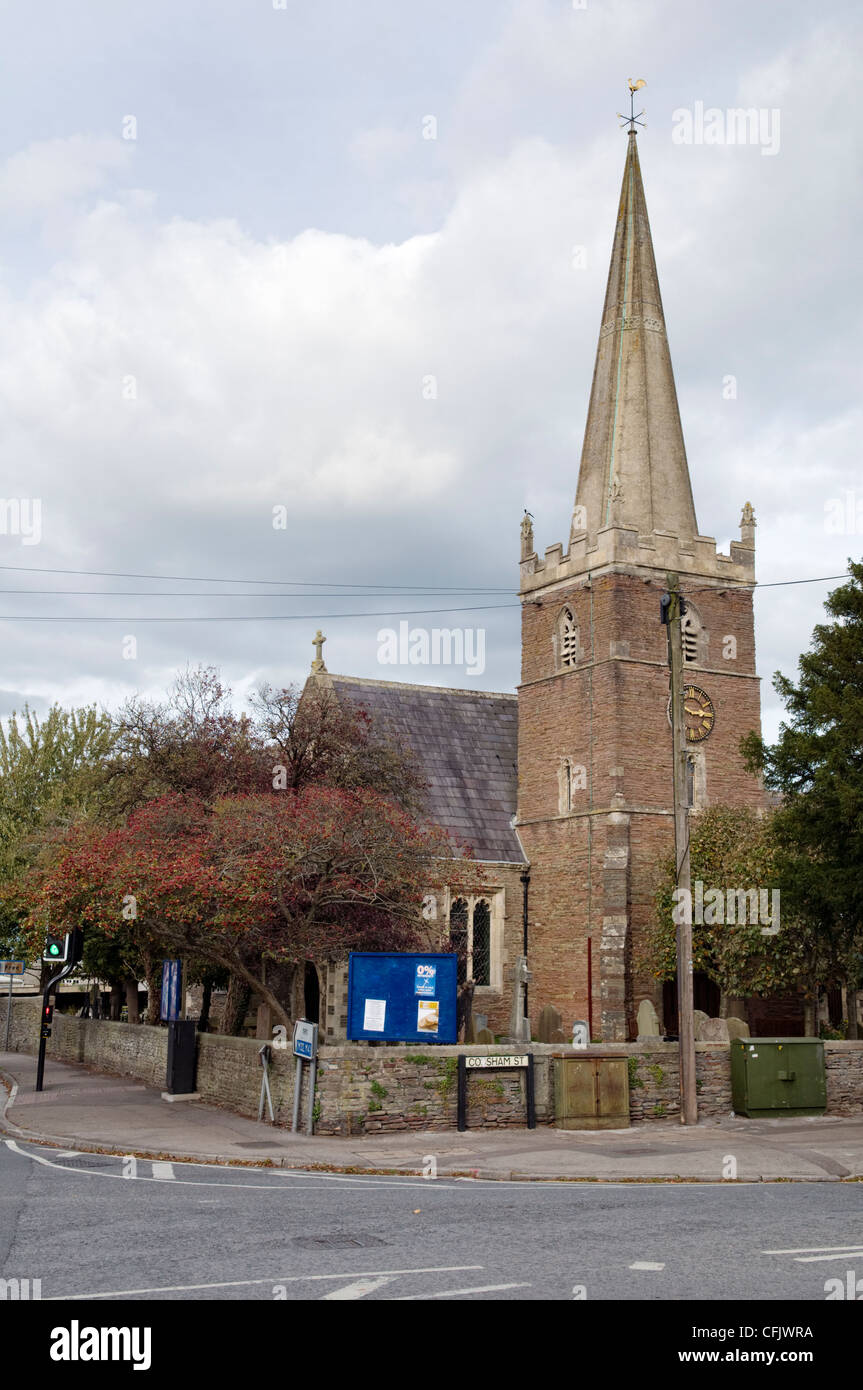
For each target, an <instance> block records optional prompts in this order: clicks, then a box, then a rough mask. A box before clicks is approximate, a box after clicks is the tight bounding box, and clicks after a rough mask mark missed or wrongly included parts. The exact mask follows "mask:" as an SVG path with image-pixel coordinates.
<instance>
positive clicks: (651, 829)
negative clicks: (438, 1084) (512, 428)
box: [309, 125, 765, 1042]
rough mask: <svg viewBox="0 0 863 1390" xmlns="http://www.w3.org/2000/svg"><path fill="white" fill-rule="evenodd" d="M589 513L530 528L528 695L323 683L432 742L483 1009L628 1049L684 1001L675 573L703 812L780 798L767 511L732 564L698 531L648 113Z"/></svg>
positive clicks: (591, 467)
mask: <svg viewBox="0 0 863 1390" xmlns="http://www.w3.org/2000/svg"><path fill="white" fill-rule="evenodd" d="M563 521H564V518H561V522H562V523H563ZM568 524H569V532H568V539H567V541H566V543H565V544H564V543H562V542H557V543H556V544H552V545H549V546H547V547H546V548H545V550H544V551H543V552H542V554H540V553H539V552H538V551H537V549H536V547H535V543H534V536H533V527H532V521H531V518H530V516H529V515H527V514H526V515H525V517H524V519H523V520H522V524H521V553H520V584H519V594H520V600H521V606H522V659H521V681H520V684H519V686H518V691H517V694H509V693H504V694H494V693H486V692H481V691H475V690H470V691H468V690H454V689H445V688H442V687H440V686H431V685H429V686H423V685H410V684H402V683H397V682H392V681H378V680H365V679H362V678H358V677H353V676H349V675H334V674H331V673H330V672H329V671H328V670H327V668H326V664H325V663H324V661H323V659H322V658H321V656H320V647H319V648H318V659H317V660H316V661H315V662H314V663H313V670H312V673H311V675H310V677H309V680H311V681H324V682H326V683H328V684H329V685H330V686H331V688H332V689H333V690H334V691H335V693H336V694H337V696H338V697H339V699H340V700H343V701H345V702H347V703H349V704H351V705H354V706H357V707H362V708H364V709H366V710H367V711H368V713H369V714H370V716H371V717H372V720H373V722H374V725H375V726H376V727H378V728H380V729H382V730H385V729H389V730H391V731H392V732H393V733H395V734H397V735H399V736H400V737H401V738H402V739H403V740H404V741H405V742H406V743H407V744H408V745H409V746H410V747H411V748H412V749H413V751H414V753H415V755H416V757H417V759H418V762H419V765H420V767H421V770H422V772H423V775H424V776H425V778H426V780H427V782H428V784H429V792H428V809H429V813H430V815H431V817H432V819H433V820H435V821H436V822H437V823H438V824H439V825H440V826H442V827H443V828H444V829H446V830H447V831H449V832H451V833H453V834H455V835H457V836H458V837H459V838H460V839H461V840H463V841H467V842H468V843H469V844H470V845H471V846H472V848H473V851H474V855H475V857H476V859H478V860H480V861H482V863H483V865H484V867H485V875H486V879H487V882H486V884H485V886H484V889H483V894H482V896H481V897H478V898H476V899H474V898H452V897H451V896H450V895H446V899H445V901H444V902H442V903H438V904H436V905H435V912H436V915H437V917H438V919H439V922H440V926H441V936H442V941H444V942H445V941H446V940H447V939H449V941H450V942H451V943H452V944H453V946H455V945H458V946H460V947H461V949H462V951H463V953H464V952H465V949H466V961H467V966H466V969H467V974H468V977H469V978H472V979H473V980H474V982H475V986H476V988H475V994H474V1001H473V1009H474V1014H475V1015H480V1016H483V1017H484V1018H485V1019H487V1021H488V1026H489V1027H490V1028H491V1029H492V1031H493V1032H494V1033H496V1034H498V1035H501V1034H507V1033H509V1032H511V1026H510V1025H511V1020H512V1018H513V1017H514V1016H515V1015H514V1005H516V1006H517V1005H518V1004H519V1003H520V1002H521V1001H524V1002H526V1005H527V1007H526V1010H525V1013H526V1016H527V1017H528V1018H530V1019H531V1020H532V1023H533V1031H534V1033H536V1020H537V1019H538V1017H539V1013H540V1011H541V1010H542V1009H543V1008H544V1007H545V1006H546V1005H552V1006H554V1008H556V1009H557V1010H558V1011H559V1013H560V1015H561V1017H562V1020H563V1028H564V1030H568V1029H569V1028H570V1027H571V1024H572V1022H573V1021H574V1020H576V1019H583V1020H585V1021H587V1022H588V1024H589V1027H590V1033H591V1036H592V1037H594V1038H601V1039H602V1040H603V1041H605V1042H625V1041H628V1040H630V1039H633V1038H634V1037H635V1036H636V1034H637V1012H638V1007H639V1004H640V1002H641V1001H642V1000H644V999H649V1000H650V1001H651V1002H652V1003H653V1004H654V1006H655V1007H656V1009H657V1011H658V1013H659V1016H660V1018H661V1019H662V1020H663V1023H664V1026H665V1028H666V1029H672V1028H673V1027H674V1026H675V1020H674V1018H673V1017H669V1014H670V1013H671V1011H672V1009H673V1004H672V998H673V990H671V991H670V990H668V989H666V991H665V998H664V999H663V988H662V985H661V983H660V982H658V981H657V980H655V979H653V978H652V977H648V978H639V975H638V970H637V965H636V964H635V963H634V962H635V960H636V958H637V957H636V953H635V952H634V949H633V948H634V947H635V945H636V944H637V942H638V940H639V937H640V936H641V935H642V934H643V933H644V932H645V930H646V929H647V928H648V926H649V924H650V921H651V916H652V912H653V896H654V892H655V888H656V875H657V870H658V867H659V866H660V864H661V863H662V861H664V860H665V859H666V858H667V856H668V855H669V854H670V853H671V852H672V850H673V845H674V819H673V808H672V751H671V726H670V718H669V670H668V653H667V639H666V628H665V627H664V626H663V625H662V624H661V622H660V597H661V595H662V594H663V593H664V592H665V590H666V587H667V583H666V575H667V574H668V573H669V572H672V573H675V574H677V575H679V577H680V588H681V592H682V593H683V594H684V596H685V597H686V599H687V612H686V616H685V618H684V619H683V633H682V640H683V654H684V662H685V676H686V685H687V701H686V708H687V721H688V722H687V739H688V743H687V750H688V787H687V795H688V798H689V804H690V806H691V807H692V809H693V811H694V812H695V813H697V811H698V810H699V809H701V808H705V807H707V806H709V805H715V804H722V805H728V806H747V807H752V808H756V809H757V808H760V807H763V806H764V804H765V800H764V792H763V790H762V788H761V786H760V784H759V782H758V780H757V779H756V778H755V777H753V776H752V775H751V774H749V773H748V772H747V771H746V769H745V767H744V764H743V761H742V758H741V756H740V751H739V746H740V740H741V738H743V736H744V735H745V734H747V733H749V731H750V730H753V729H754V730H756V731H757V732H759V733H760V728H761V713H760V694H759V680H758V677H757V675H756V672H755V634H754V620H753V605H752V593H753V588H754V584H755V516H754V513H753V510H752V507H751V505H750V503H749V502H746V503H745V505H743V508H742V517H741V522H740V540H739V541H733V542H732V543H731V545H730V547H729V553H728V554H724V553H722V552H720V551H717V548H716V541H715V540H714V539H712V538H711V537H710V536H706V535H702V534H701V533H700V531H699V528H698V522H697V521H696V516H695V506H694V502H693V495H692V486H691V482H690V477H689V468H688V464H687V459H686V449H685V446H684V442H683V431H682V428H681V422H680V412H679V409H678V403H677V393H676V389H675V384H674V374H673V371H672V366H671V355H670V351H669V345H668V337H667V334H666V327H665V318H664V314H663V309H662V299H661V296H660V292H659V281H658V277H657V271H656V263H655V259H654V253H653V244H652V240H651V234H650V225H649V222H648V216H647V205H646V202H645V196H644V188H643V184H642V177H641V170H640V166H639V158H638V137H637V132H636V129H635V127H634V125H633V126H632V127H631V128H630V131H629V134H628V136H627V153H626V162H625V166H624V171H623V184H622V188H621V194H620V203H619V207H618V213H617V222H616V225H615V229H614V241H613V246H612V252H611V265H610V268H609V274H608V286H607V289H606V295H605V305H604V308H603V313H602V321H601V324H600V328H599V342H598V346H597V351H596V364H595V368H594V374H593V385H592V389H591V394H590V403H589V407H588V415H587V424H586V428H585V434H584V446H583V450H582V455H581V465H580V469H579V474H578V484H577V489H576V494H575V505H574V509H573V513H572V516H571V518H568ZM561 531H563V525H562V526H561ZM525 966H526V972H527V978H526V979H525V978H524V977H525ZM523 981H524V983H523ZM706 987H707V982H704V981H702V982H701V988H702V991H703V990H704V989H706ZM698 990H699V981H698V979H697V978H696V1007H704V1006H705V1004H707V1006H708V1007H707V1012H710V1013H716V1012H718V999H716V1000H715V1001H709V1000H707V998H706V997H703V998H702V1001H701V1002H700V1001H699V995H698ZM333 992H334V985H333V983H332V980H331V982H330V984H329V987H328V993H329V995H330V996H331V997H330V999H329V1010H328V1018H327V1022H326V1028H325V1035H326V1036H327V1037H328V1038H329V1039H331V1040H335V1039H336V1038H337V1037H338V1036H339V1035H340V1034H341V1036H343V1032H342V1031H341V1027H340V1024H341V1018H340V1015H341V1013H342V1010H341V1006H340V1003H339V1001H338V999H337V998H333V997H332V996H333ZM336 992H338V991H336ZM525 996H526V998H525ZM711 1003H712V1007H711Z"/></svg>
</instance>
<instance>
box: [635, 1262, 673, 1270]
mask: <svg viewBox="0 0 863 1390" xmlns="http://www.w3.org/2000/svg"><path fill="white" fill-rule="evenodd" d="M629 1268H630V1269H648V1270H657V1269H665V1264H664V1263H663V1264H655V1263H654V1262H653V1261H651V1260H636V1261H635V1264H633V1265H630V1266H629Z"/></svg>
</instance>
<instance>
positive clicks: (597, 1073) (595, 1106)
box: [554, 1053, 629, 1129]
mask: <svg viewBox="0 0 863 1390" xmlns="http://www.w3.org/2000/svg"><path fill="white" fill-rule="evenodd" d="M554 1122H555V1125H556V1126H557V1128H558V1129H626V1128H628V1127H629V1068H628V1066H627V1059H626V1056H625V1055H624V1054H622V1053H620V1054H618V1055H616V1056H615V1055H611V1056H609V1055H608V1054H606V1055H604V1056H602V1057H590V1056H583V1057H558V1058H557V1059H556V1060H555V1063H554Z"/></svg>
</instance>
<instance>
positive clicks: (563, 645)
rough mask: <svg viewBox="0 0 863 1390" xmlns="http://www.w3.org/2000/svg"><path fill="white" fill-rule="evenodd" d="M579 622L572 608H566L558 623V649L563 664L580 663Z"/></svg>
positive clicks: (572, 664) (573, 664)
mask: <svg viewBox="0 0 863 1390" xmlns="http://www.w3.org/2000/svg"><path fill="white" fill-rule="evenodd" d="M578 650H579V648H578V624H577V623H576V621H575V619H574V617H573V616H572V610H571V609H569V608H564V610H563V612H562V613H561V615H560V619H559V623H558V651H559V653H560V664H561V666H575V665H577V663H578Z"/></svg>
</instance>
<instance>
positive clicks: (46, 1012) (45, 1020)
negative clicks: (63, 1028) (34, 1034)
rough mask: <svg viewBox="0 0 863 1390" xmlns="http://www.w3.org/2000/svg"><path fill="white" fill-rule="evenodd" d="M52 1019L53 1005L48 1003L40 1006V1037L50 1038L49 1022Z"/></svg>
mask: <svg viewBox="0 0 863 1390" xmlns="http://www.w3.org/2000/svg"><path fill="white" fill-rule="evenodd" d="M53 1018H54V1005H53V1004H51V1003H50V1002H49V1003H47V1004H43V1005H42V1030H41V1033H40V1037H43V1038H50V1036H51V1022H52V1019H53Z"/></svg>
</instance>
